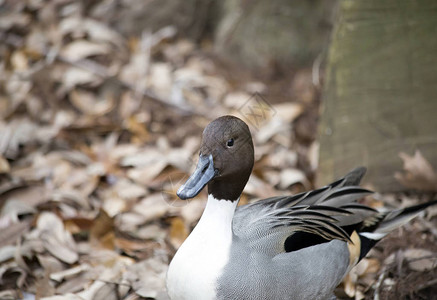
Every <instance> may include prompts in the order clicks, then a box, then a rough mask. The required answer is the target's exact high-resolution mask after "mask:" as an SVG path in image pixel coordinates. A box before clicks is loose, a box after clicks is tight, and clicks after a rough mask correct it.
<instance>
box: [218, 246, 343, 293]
mask: <svg viewBox="0 0 437 300" xmlns="http://www.w3.org/2000/svg"><path fill="white" fill-rule="evenodd" d="M234 241H235V243H236V244H235V246H233V248H232V249H231V253H230V263H229V264H228V265H227V266H226V267H225V268H224V270H223V274H222V276H221V277H220V278H219V280H218V287H217V298H218V299H223V300H224V299H241V300H243V299H248V300H249V299H250V300H265V299H277V300H280V299H284V300H285V299H287V300H290V299H296V300H300V299H320V300H322V299H329V298H331V297H332V290H333V287H335V286H337V285H338V284H339V283H340V281H341V280H342V278H343V277H344V274H345V273H346V271H347V266H348V264H349V253H348V249H347V246H346V243H345V242H343V241H339V240H333V241H331V242H329V243H324V244H320V245H317V246H314V247H310V248H308V249H301V250H298V251H294V252H290V253H279V254H277V255H275V256H272V255H268V254H265V253H262V252H261V251H257V250H256V249H254V248H253V247H251V246H248V245H246V244H245V243H244V242H241V241H238V238H236V239H235V240H234Z"/></svg>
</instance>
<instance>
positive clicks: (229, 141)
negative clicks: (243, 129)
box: [226, 139, 234, 148]
mask: <svg viewBox="0 0 437 300" xmlns="http://www.w3.org/2000/svg"><path fill="white" fill-rule="evenodd" d="M226 146H228V148H231V147H232V146H234V139H229V140H228V142H227V143H226Z"/></svg>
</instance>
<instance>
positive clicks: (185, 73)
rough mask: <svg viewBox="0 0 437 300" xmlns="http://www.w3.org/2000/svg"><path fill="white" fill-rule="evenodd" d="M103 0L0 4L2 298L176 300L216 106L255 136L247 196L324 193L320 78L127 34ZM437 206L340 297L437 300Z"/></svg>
mask: <svg viewBox="0 0 437 300" xmlns="http://www.w3.org/2000/svg"><path fill="white" fill-rule="evenodd" d="M108 2H111V1H97V3H96V4H95V6H94V9H93V10H91V11H90V12H88V13H87V14H86V15H85V14H84V13H83V3H82V2H81V1H76V2H69V1H29V2H28V3H27V2H26V3H21V2H19V1H17V2H16V3H15V2H10V1H7V2H6V3H2V5H3V6H5V10H4V12H3V15H2V21H1V23H0V34H1V36H2V40H3V43H2V44H1V45H0V50H1V55H2V63H0V68H1V72H0V84H1V88H0V116H1V119H0V230H1V234H0V298H1V299H106V300H108V299H143V298H144V299H166V294H165V287H164V281H165V273H166V270H167V264H168V262H169V260H170V259H171V257H172V255H173V254H174V253H175V250H176V249H177V248H178V247H179V246H180V245H181V243H182V242H183V241H184V239H185V238H186V237H187V235H188V234H189V232H190V230H191V229H192V228H193V226H194V225H195V224H196V222H197V220H198V219H199V217H200V214H201V213H202V210H203V207H204V205H205V200H204V199H205V194H202V195H201V196H200V197H198V199H196V200H192V201H186V202H183V201H181V200H178V199H177V197H176V196H175V192H176V190H177V188H178V187H179V186H180V184H181V183H182V182H183V181H184V180H185V179H186V178H187V176H188V174H190V172H191V171H192V170H193V168H194V165H195V163H196V159H197V151H198V146H199V143H200V135H201V132H202V129H203V128H204V127H205V125H206V124H208V122H209V121H210V120H212V119H214V118H216V117H218V116H220V115H224V114H234V115H237V116H239V117H241V118H243V119H245V121H246V122H248V123H249V124H250V125H251V126H250V127H251V131H252V134H253V136H254V141H255V147H256V164H255V167H254V172H253V175H252V176H251V179H250V180H249V183H248V185H247V187H246V189H245V191H244V194H243V196H242V200H241V202H242V203H247V202H249V201H252V200H254V199H257V198H263V197H268V196H271V195H277V194H289V193H296V192H300V191H303V190H306V189H310V188H313V182H314V174H315V171H316V170H317V159H318V157H317V154H318V143H317V141H316V139H315V138H316V133H317V120H318V107H319V101H320V86H318V84H314V82H313V78H312V74H311V71H310V70H306V69H302V70H298V71H295V72H293V73H292V74H289V75H287V76H285V77H284V78H283V79H282V80H280V81H275V82H273V81H269V80H259V79H255V77H254V76H253V75H252V74H250V73H249V72H245V71H242V70H239V69H238V68H236V67H234V66H229V65H225V66H224V65H223V63H221V62H220V61H219V60H217V59H215V58H214V56H213V55H212V54H211V53H209V51H208V49H207V47H205V46H204V47H203V48H202V47H199V46H197V45H196V44H194V43H193V42H191V41H188V40H184V39H181V38H177V29H176V28H173V27H164V28H162V29H161V30H158V31H157V32H148V31H144V32H143V34H142V35H141V36H122V35H121V34H119V33H118V32H117V31H116V30H114V29H113V28H111V26H110V25H109V24H110V20H106V19H105V18H101V15H100V18H99V17H97V12H99V11H100V9H105V8H107V7H106V6H105V5H107V4H108ZM112 9H115V8H114V7H113V8H112ZM125 18H126V22H128V20H129V18H128V17H125ZM254 95H259V97H258V98H257V97H254ZM251 112H252V114H251ZM259 115H261V117H260V116H259ZM402 159H404V160H405V164H406V172H405V173H399V174H396V176H397V177H398V178H399V180H400V181H401V182H403V183H404V184H405V185H406V186H408V187H411V188H415V189H419V190H420V189H421V188H423V187H426V188H428V187H430V186H431V187H435V186H436V185H435V184H433V182H432V181H433V180H435V178H436V177H435V173H434V171H433V170H432V169H431V170H430V168H429V164H428V165H427V164H426V160H425V159H424V158H423V157H421V155H420V153H419V154H417V153H416V155H415V156H414V157H409V156H408V155H406V154H402ZM424 161H425V162H424ZM423 178H425V183H424V180H423ZM426 180H428V182H426ZM434 192H435V191H434ZM425 200H429V194H425V193H422V194H418V193H413V194H408V195H407V194H400V195H376V196H374V197H373V198H368V199H365V201H367V203H368V204H369V205H371V206H373V207H377V208H378V207H381V206H382V203H384V205H389V206H390V205H391V206H393V207H399V206H400V205H407V204H408V205H411V204H415V203H419V202H420V201H425ZM436 214H437V210H436V209H430V210H429V212H428V214H427V215H426V216H422V217H420V218H418V219H417V220H416V221H414V222H412V223H411V224H409V225H407V226H405V227H404V228H403V229H400V230H398V231H397V232H395V233H393V234H391V235H390V236H389V237H388V238H387V239H386V240H385V241H383V242H382V243H380V244H379V245H378V246H377V247H376V249H375V250H374V251H372V252H371V253H370V255H369V258H367V259H365V260H363V262H362V263H361V264H360V265H359V266H358V267H357V268H356V269H354V270H353V271H352V273H351V275H350V276H348V277H347V278H346V279H345V282H344V283H343V284H342V285H341V286H340V287H339V288H338V293H337V294H338V295H339V296H340V297H343V298H355V299H363V298H367V299H373V298H374V299H394V298H396V299H400V298H405V299H432V297H435V295H436V294H437V288H436V286H437V282H436V280H435V278H437V262H436V257H437V229H436V218H433V217H434V216H435V215H436Z"/></svg>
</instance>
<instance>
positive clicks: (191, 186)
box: [176, 154, 215, 200]
mask: <svg viewBox="0 0 437 300" xmlns="http://www.w3.org/2000/svg"><path fill="white" fill-rule="evenodd" d="M214 176H215V170H214V163H213V161H212V155H211V154H210V155H208V156H206V155H202V154H201V155H200V156H199V162H198V163H197V167H196V170H195V171H194V173H193V174H192V175H191V176H190V178H188V180H187V182H185V184H183V185H182V186H181V187H180V188H179V189H178V191H177V192H176V194H177V195H178V197H179V198H181V199H182V200H187V199H190V198H193V197H196V196H197V194H199V193H200V191H201V190H202V189H203V188H204V187H205V185H207V184H208V182H209V181H211V179H213V178H214Z"/></svg>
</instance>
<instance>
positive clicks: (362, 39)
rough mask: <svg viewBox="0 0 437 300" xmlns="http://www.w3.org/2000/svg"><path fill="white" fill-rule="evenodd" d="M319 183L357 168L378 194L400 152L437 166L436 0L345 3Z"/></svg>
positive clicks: (334, 50) (391, 181)
mask: <svg viewBox="0 0 437 300" xmlns="http://www.w3.org/2000/svg"><path fill="white" fill-rule="evenodd" d="M319 134H320V143H321V150H320V168H319V176H318V183H319V184H324V183H327V182H329V181H330V180H332V179H334V178H337V177H339V176H341V175H343V174H344V173H345V172H347V171H348V170H349V169H352V168H353V167H355V166H358V165H364V166H367V167H368V169H369V171H368V176H367V177H366V178H367V182H368V183H371V184H372V185H373V186H375V188H377V190H378V191H381V192H382V191H400V190H402V189H404V187H402V186H401V185H400V184H399V183H398V182H397V181H396V180H395V178H394V176H393V175H394V173H395V172H396V171H401V170H402V160H401V159H400V158H399V153H400V152H406V153H408V154H410V155H412V154H413V153H414V151H415V150H420V151H421V152H422V154H423V155H424V156H425V158H427V159H428V160H429V161H430V162H431V164H432V165H433V166H434V170H436V166H437V2H436V1H435V0H418V1H397V0H371V1H369V0H361V1H350V0H341V1H340V5H339V14H338V19H337V23H336V25H335V28H334V33H333V40H332V44H331V46H330V53H329V61H328V69H327V81H326V85H325V91H324V103H323V112H322V122H321V125H320V132H319Z"/></svg>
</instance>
